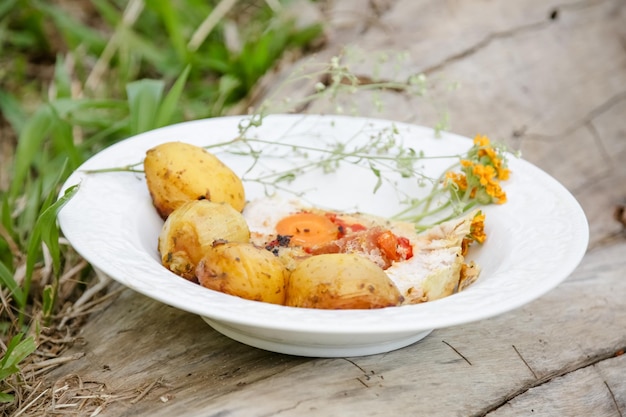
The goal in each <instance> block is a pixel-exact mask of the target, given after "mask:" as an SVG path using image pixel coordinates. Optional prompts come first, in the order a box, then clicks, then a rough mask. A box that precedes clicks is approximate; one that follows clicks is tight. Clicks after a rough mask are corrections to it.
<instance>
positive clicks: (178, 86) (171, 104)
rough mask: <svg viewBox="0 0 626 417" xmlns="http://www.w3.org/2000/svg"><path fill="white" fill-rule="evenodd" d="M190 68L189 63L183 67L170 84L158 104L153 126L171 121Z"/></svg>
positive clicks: (163, 124) (164, 124)
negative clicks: (172, 83) (168, 89)
mask: <svg viewBox="0 0 626 417" xmlns="http://www.w3.org/2000/svg"><path fill="white" fill-rule="evenodd" d="M190 70H191V67H190V66H189V65H188V66H186V67H185V69H184V70H183V72H182V73H181V74H180V75H179V76H178V79H177V80H176V82H175V83H174V85H172V88H170V91H169V92H168V93H167V95H166V96H165V98H164V99H163V102H162V103H161V105H160V106H159V112H158V114H157V118H156V121H155V127H161V126H166V125H168V124H171V123H172V121H173V118H174V114H175V113H176V111H177V110H178V103H179V101H180V97H181V96H182V94H183V90H184V88H185V83H186V82H187V77H188V76H189V71H190Z"/></svg>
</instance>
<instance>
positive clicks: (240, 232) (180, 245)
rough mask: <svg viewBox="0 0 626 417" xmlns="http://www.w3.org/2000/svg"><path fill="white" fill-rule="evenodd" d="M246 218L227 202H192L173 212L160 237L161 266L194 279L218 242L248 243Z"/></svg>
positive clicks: (248, 231)
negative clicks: (203, 259)
mask: <svg viewBox="0 0 626 417" xmlns="http://www.w3.org/2000/svg"><path fill="white" fill-rule="evenodd" d="M249 240H250V230H249V229H248V224H247V223H246V220H245V219H244V217H243V215H242V214H241V213H240V212H238V211H237V210H235V209H234V208H233V207H231V206H230V205H229V204H226V203H214V202H211V201H208V200H192V201H188V202H186V203H184V204H183V205H182V206H180V207H178V208H177V209H176V210H174V211H173V212H172V213H171V214H170V215H169V217H168V218H167V219H166V220H165V223H164V224H163V227H162V228H161V233H160V234H159V241H158V249H159V253H160V254H161V263H162V264H163V266H165V267H166V268H168V269H169V270H170V271H172V272H174V273H175V274H177V275H180V276H182V277H183V278H186V279H189V280H193V279H195V268H196V265H197V264H198V262H200V259H202V257H203V256H204V252H206V251H207V250H208V249H209V248H211V247H212V246H213V243H214V242H215V241H232V242H248V241H249Z"/></svg>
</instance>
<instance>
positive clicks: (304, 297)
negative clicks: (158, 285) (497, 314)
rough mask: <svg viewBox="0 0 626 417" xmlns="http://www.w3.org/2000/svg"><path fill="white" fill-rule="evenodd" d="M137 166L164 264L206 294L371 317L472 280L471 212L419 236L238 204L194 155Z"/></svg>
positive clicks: (476, 225)
mask: <svg viewBox="0 0 626 417" xmlns="http://www.w3.org/2000/svg"><path fill="white" fill-rule="evenodd" d="M145 166H146V178H150V179H149V180H148V181H147V182H148V186H149V188H150V194H151V196H152V198H153V202H154V205H155V207H156V208H157V210H158V211H159V213H160V214H161V215H162V216H165V222H164V224H163V228H162V230H161V233H160V235H159V242H158V250H159V253H160V255H161V262H162V264H163V265H164V266H165V267H167V268H168V269H169V270H171V271H172V272H174V273H176V274H177V275H180V276H182V277H183V278H186V279H188V280H191V281H195V282H197V283H199V284H200V285H202V286H203V287H206V288H209V289H212V290H216V291H220V292H223V293H226V294H230V295H235V296H238V297H241V298H246V299H250V300H255V301H264V302H268V303H274V304H284V305H287V306H292V307H305V308H320V309H372V308H384V307H391V306H399V305H403V304H416V303H421V302H426V301H432V300H437V299H439V298H442V297H446V296H449V295H451V294H453V293H454V292H455V291H460V290H463V289H465V288H466V287H467V286H468V285H470V284H471V283H472V282H474V281H475V280H476V278H477V277H478V275H479V273H480V268H479V267H478V265H475V264H474V263H472V262H469V263H466V261H465V256H466V254H467V250H468V247H469V245H470V244H471V243H472V242H473V241H479V242H481V241H482V240H484V230H483V221H484V215H483V214H482V213H481V212H480V211H479V210H475V211H472V212H469V213H466V214H464V215H463V216H461V217H458V218H455V219H452V220H448V221H444V222H442V223H440V224H438V225H437V226H434V227H432V228H430V229H428V230H426V231H424V232H422V233H418V232H417V231H416V228H415V225H414V224H413V223H410V222H404V221H395V220H390V219H387V218H383V217H378V216H373V215H370V214H366V213H362V212H356V211H355V212H343V211H336V210H328V209H323V208H318V207H312V206H311V205H308V204H305V203H304V202H303V201H302V200H299V199H297V198H290V199H286V198H281V197H277V196H272V197H264V198H258V199H255V200H253V201H248V202H246V201H245V200H244V192H243V186H242V185H241V180H240V179H239V178H238V177H237V176H236V175H235V174H234V173H233V172H232V171H230V170H229V169H228V168H227V167H225V166H224V165H223V164H222V163H221V162H220V161H219V160H218V159H217V158H216V157H215V156H213V155H211V154H210V153H208V152H207V151H205V150H204V149H202V148H198V147H195V146H193V145H185V144H182V143H179V142H170V143H166V144H163V145H159V146H157V147H155V148H153V149H151V150H150V151H148V154H147V156H146V160H145ZM216 196H220V197H219V198H216ZM228 196H230V197H233V196H236V197H237V198H226V197H228ZM173 202H175V204H171V203H173ZM161 203H163V204H161Z"/></svg>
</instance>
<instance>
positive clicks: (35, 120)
mask: <svg viewBox="0 0 626 417" xmlns="http://www.w3.org/2000/svg"><path fill="white" fill-rule="evenodd" d="M55 117H56V116H55V115H54V112H53V111H52V109H51V108H50V106H48V105H42V106H41V107H39V109H38V110H37V111H36V112H35V114H34V115H33V116H32V117H31V118H30V119H29V121H28V123H27V124H26V125H25V126H24V129H23V130H22V132H21V134H20V136H19V138H18V143H17V149H16V150H15V158H14V160H13V163H14V174H13V179H12V181H11V185H10V188H9V190H10V191H9V194H10V195H11V196H13V197H14V196H16V195H17V194H18V193H19V192H20V191H21V188H22V187H23V185H24V181H25V179H26V175H27V174H28V171H29V170H30V168H31V164H32V163H33V160H34V159H35V158H36V157H38V156H39V154H40V152H41V148H42V145H43V142H44V140H45V138H46V137H47V136H48V133H49V132H50V129H51V128H52V125H53V124H54V121H55Z"/></svg>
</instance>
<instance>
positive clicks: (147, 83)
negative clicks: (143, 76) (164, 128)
mask: <svg viewBox="0 0 626 417" xmlns="http://www.w3.org/2000/svg"><path fill="white" fill-rule="evenodd" d="M164 88H165V83H164V82H163V81H160V80H140V81H135V82H132V83H130V84H128V85H127V86H126V93H127V95H128V105H129V108H130V133H131V134H132V135H136V134H138V133H142V132H147V131H148V130H152V129H154V128H155V127H157V123H156V120H155V119H156V114H157V112H158V109H159V104H160V102H161V97H162V96H163V89H164Z"/></svg>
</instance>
